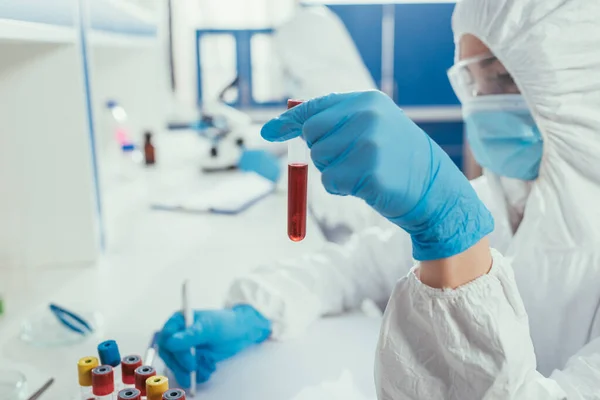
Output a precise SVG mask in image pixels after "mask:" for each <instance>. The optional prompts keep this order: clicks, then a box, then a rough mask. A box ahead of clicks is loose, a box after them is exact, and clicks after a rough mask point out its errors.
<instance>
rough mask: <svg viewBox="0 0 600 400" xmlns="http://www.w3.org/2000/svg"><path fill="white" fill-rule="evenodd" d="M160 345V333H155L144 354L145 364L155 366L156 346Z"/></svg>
mask: <svg viewBox="0 0 600 400" xmlns="http://www.w3.org/2000/svg"><path fill="white" fill-rule="evenodd" d="M157 343H158V332H154V334H153V335H152V339H151V340H150V344H149V345H148V348H147V349H146V353H145V354H144V364H145V365H150V366H152V365H153V364H154V358H155V357H156V346H157Z"/></svg>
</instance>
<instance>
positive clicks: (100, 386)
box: [92, 365, 115, 396]
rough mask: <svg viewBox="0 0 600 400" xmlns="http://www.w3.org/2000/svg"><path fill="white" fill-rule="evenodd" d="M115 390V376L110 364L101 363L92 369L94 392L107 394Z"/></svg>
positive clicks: (97, 394) (98, 394)
mask: <svg viewBox="0 0 600 400" xmlns="http://www.w3.org/2000/svg"><path fill="white" fill-rule="evenodd" d="M114 391H115V377H114V373H113V369H112V367H111V366H110V365H101V366H99V367H96V368H94V369H93V370H92V393H93V394H95V395H96V396H106V395H109V394H112V393H113V392H114Z"/></svg>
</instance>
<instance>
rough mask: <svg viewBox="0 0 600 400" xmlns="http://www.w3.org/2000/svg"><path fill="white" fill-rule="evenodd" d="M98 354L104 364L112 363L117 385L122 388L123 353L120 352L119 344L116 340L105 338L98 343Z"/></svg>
mask: <svg viewBox="0 0 600 400" xmlns="http://www.w3.org/2000/svg"><path fill="white" fill-rule="evenodd" d="M98 355H99V356H100V363H101V364H102V365H110V366H111V367H113V374H114V376H115V386H116V387H117V389H121V388H122V386H123V384H122V378H121V354H120V353H119V346H118V345H117V342H115V341H114V340H105V341H104V342H102V343H100V344H99V345H98Z"/></svg>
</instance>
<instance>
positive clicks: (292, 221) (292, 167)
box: [288, 100, 308, 242]
mask: <svg viewBox="0 0 600 400" xmlns="http://www.w3.org/2000/svg"><path fill="white" fill-rule="evenodd" d="M301 103H302V101H299V100H288V110H289V109H290V108H292V107H295V106H297V105H298V104H301ZM307 185H308V148H307V147H306V143H304V141H303V140H302V138H299V137H298V138H294V139H291V140H289V141H288V236H289V238H290V239H291V240H292V241H294V242H299V241H301V240H302V239H304V237H305V236H306V203H307Z"/></svg>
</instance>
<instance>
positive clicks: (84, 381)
mask: <svg viewBox="0 0 600 400" xmlns="http://www.w3.org/2000/svg"><path fill="white" fill-rule="evenodd" d="M98 365H99V364H98V359H97V358H96V357H83V358H81V359H79V361H77V375H79V386H92V370H93V369H94V368H96V367H97V366H98Z"/></svg>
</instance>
